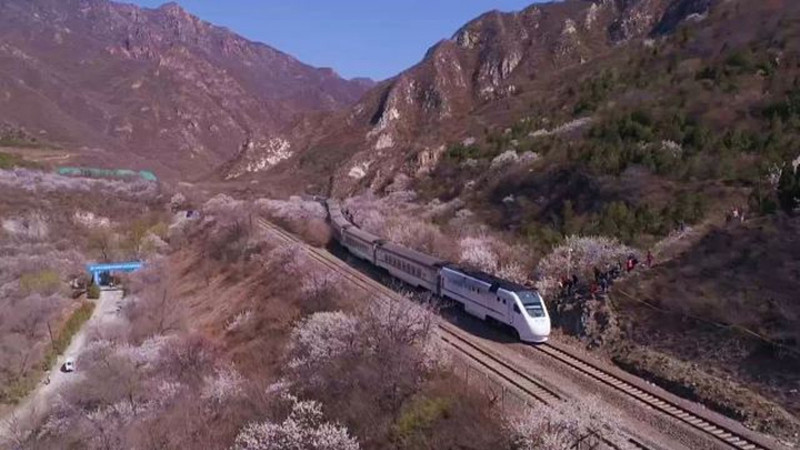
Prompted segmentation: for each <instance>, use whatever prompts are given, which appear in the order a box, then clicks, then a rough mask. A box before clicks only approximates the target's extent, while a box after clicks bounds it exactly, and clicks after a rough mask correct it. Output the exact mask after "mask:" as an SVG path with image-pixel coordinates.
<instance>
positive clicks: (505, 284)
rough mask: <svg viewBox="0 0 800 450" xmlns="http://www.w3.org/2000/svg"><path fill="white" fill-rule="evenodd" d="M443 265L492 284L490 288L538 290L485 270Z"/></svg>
mask: <svg viewBox="0 0 800 450" xmlns="http://www.w3.org/2000/svg"><path fill="white" fill-rule="evenodd" d="M445 267H446V268H448V269H450V270H454V271H456V272H461V273H463V274H464V275H468V276H470V277H472V278H475V279H478V280H481V281H483V282H485V283H489V284H491V285H492V289H490V290H496V289H497V288H499V289H504V290H506V291H513V292H517V291H537V292H538V289H536V288H535V287H533V286H531V287H528V286H524V285H522V284H519V283H515V282H513V281H508V280H504V279H502V278H498V277H496V276H494V275H492V274H489V273H486V272H482V271H480V270H473V269H469V268H467V267H464V266H461V265H459V264H447V265H446V266H445Z"/></svg>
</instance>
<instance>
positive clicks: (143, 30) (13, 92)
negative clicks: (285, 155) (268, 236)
mask: <svg viewBox="0 0 800 450" xmlns="http://www.w3.org/2000/svg"><path fill="white" fill-rule="evenodd" d="M265 26H268V24H265ZM0 67H2V69H0V124H3V125H4V127H6V128H11V129H16V130H22V131H23V132H24V133H25V134H27V135H32V136H37V137H38V138H39V139H40V140H41V141H45V142H50V143H55V144H59V145H62V146H63V147H68V148H78V149H80V150H79V152H80V153H81V154H83V155H84V158H85V159H86V160H87V161H92V162H96V163H107V164H112V165H113V164H116V165H123V166H125V165H134V166H149V167H151V168H155V169H157V171H162V172H166V173H170V174H173V175H174V174H177V173H179V172H180V173H182V174H183V175H184V176H192V175H198V174H200V173H203V172H208V171H210V170H211V169H212V168H214V167H215V166H217V165H219V164H220V163H222V162H224V161H227V160H229V159H230V158H232V157H233V156H235V155H236V154H238V153H239V152H240V151H241V150H242V149H243V148H244V149H248V148H249V149H253V150H257V149H260V148H269V147H270V145H271V144H270V142H271V139H272V134H273V133H274V132H275V131H276V130H278V129H280V128H282V127H285V126H286V125H288V124H290V123H291V122H292V121H293V120H294V118H295V116H297V115H298V114H301V113H308V112H315V111H331V110H336V109H339V108H343V107H347V106H349V105H351V104H353V103H354V102H355V101H357V100H358V99H359V98H360V96H361V95H362V94H363V93H364V92H365V91H366V90H367V89H368V88H370V87H371V86H372V82H371V81H370V80H365V79H356V80H352V81H348V80H344V79H342V78H341V77H339V76H338V75H337V74H336V73H335V72H334V71H333V70H331V69H324V68H322V69H320V68H314V67H311V66H308V65H306V64H303V63H302V62H300V61H298V60H296V59H295V58H293V57H292V56H290V55H287V54H285V53H282V52H280V51H278V50H276V49H274V48H271V47H269V46H267V45H264V44H260V43H256V42H251V41H248V40H246V39H244V38H242V37H240V36H238V35H236V34H234V33H232V32H230V31H229V30H227V29H224V28H220V27H216V26H214V25H211V24H209V23H207V22H204V21H202V20H199V19H198V18H197V17H194V16H192V15H190V14H188V13H187V12H186V11H184V10H183V9H181V7H179V6H178V5H177V4H174V3H169V4H165V5H164V6H162V7H160V8H158V9H143V8H139V7H136V6H133V5H127V4H119V3H113V2H109V1H106V0H0ZM153 166H155V167H153Z"/></svg>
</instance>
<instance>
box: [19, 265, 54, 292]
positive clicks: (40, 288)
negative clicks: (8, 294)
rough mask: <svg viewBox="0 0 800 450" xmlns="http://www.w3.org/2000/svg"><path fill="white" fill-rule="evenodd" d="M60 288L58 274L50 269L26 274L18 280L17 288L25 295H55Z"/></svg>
mask: <svg viewBox="0 0 800 450" xmlns="http://www.w3.org/2000/svg"><path fill="white" fill-rule="evenodd" d="M60 287H61V277H60V276H59V274H58V272H56V271H54V270H50V269H45V270H41V271H39V272H34V273H26V274H24V275H22V276H21V277H20V278H19V288H20V290H21V291H22V293H23V294H25V295H30V294H32V293H37V294H44V295H50V294H55V293H56V292H57V291H58V290H59V288H60Z"/></svg>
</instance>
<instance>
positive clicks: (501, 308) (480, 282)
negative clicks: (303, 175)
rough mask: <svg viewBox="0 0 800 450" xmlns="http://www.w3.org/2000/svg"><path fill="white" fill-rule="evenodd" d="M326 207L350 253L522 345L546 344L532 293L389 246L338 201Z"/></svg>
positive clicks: (546, 320) (541, 307)
mask: <svg viewBox="0 0 800 450" xmlns="http://www.w3.org/2000/svg"><path fill="white" fill-rule="evenodd" d="M327 207H328V214H329V216H330V221H331V226H332V228H333V235H334V237H335V238H336V240H337V241H339V243H340V244H341V245H342V246H343V247H345V248H346V249H347V250H348V251H350V253H351V254H353V255H355V256H357V257H358V258H361V259H363V260H365V261H368V262H369V263H370V264H372V265H375V266H378V267H380V268H382V269H385V270H386V271H387V272H389V273H390V274H391V275H392V276H394V277H395V278H398V279H400V280H403V281H404V282H406V283H408V284H409V285H411V286H415V287H421V288H424V289H426V290H428V291H430V292H432V293H434V294H436V295H438V296H441V297H446V298H449V299H451V300H454V301H456V302H458V303H460V304H461V305H463V307H464V310H465V311H466V312H467V313H469V314H471V315H473V316H476V317H478V318H479V319H481V320H493V321H495V322H498V323H501V324H504V325H506V326H509V327H511V328H512V329H513V330H515V331H516V333H517V335H518V336H519V339H520V340H522V341H524V342H533V343H541V342H545V341H547V338H548V336H549V335H550V316H549V314H548V312H547V308H546V307H545V304H544V301H543V300H542V297H541V295H539V292H537V291H536V290H535V289H530V288H526V287H525V286H522V285H520V284H517V283H512V282H510V281H506V280H502V279H500V278H497V277H495V276H492V275H490V274H488V273H484V272H478V271H473V270H469V269H467V268H464V267H461V266H459V265H456V264H452V263H449V262H447V261H445V260H442V259H439V258H436V257H434V256H430V255H426V254H424V253H421V252H418V251H415V250H411V249H408V248H405V247H402V246H400V245H397V244H393V243H391V242H387V241H385V240H383V239H381V238H380V237H378V236H375V235H374V234H371V233H369V232H367V231H365V230H362V229H360V228H358V227H357V226H355V225H354V224H353V223H352V222H350V221H349V220H348V219H347V218H346V217H345V216H344V214H343V213H342V208H341V204H340V203H339V202H338V201H337V200H333V199H329V200H328V201H327Z"/></svg>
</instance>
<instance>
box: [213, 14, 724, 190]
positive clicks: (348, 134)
mask: <svg viewBox="0 0 800 450" xmlns="http://www.w3.org/2000/svg"><path fill="white" fill-rule="evenodd" d="M709 3H710V2H709V1H697V0H680V1H677V0H659V1H653V0H647V1H643V0H637V1H596V2H593V1H579V0H575V1H567V2H563V3H548V4H542V5H533V6H530V7H529V8H526V9H525V10H523V11H520V12H516V13H500V12H497V11H493V12H489V13H487V14H485V15H483V16H481V17H479V18H477V19H476V20H474V21H472V22H470V23H468V24H467V25H465V26H464V27H463V28H461V29H460V30H458V31H457V32H456V33H455V34H454V35H453V37H452V38H450V39H447V40H443V41H441V42H439V43H437V44H436V45H434V46H433V47H432V48H431V49H430V50H429V51H428V52H427V54H426V55H425V57H424V59H423V60H422V61H421V62H420V63H419V64H417V65H416V66H414V67H412V68H410V69H408V70H407V71H405V72H403V73H401V74H400V75H398V76H397V77H395V78H393V79H390V80H387V81H385V82H383V83H381V84H380V85H379V86H377V87H375V88H374V89H372V90H370V92H369V93H368V94H367V95H365V96H364V98H363V99H362V100H361V101H360V102H359V103H358V104H357V105H355V106H353V107H352V108H351V109H350V110H349V111H345V112H342V113H340V114H336V115H333V116H324V117H316V118H313V119H312V118H307V119H306V120H304V121H301V122H300V123H298V124H295V125H293V126H292V127H290V128H288V129H286V130H284V132H283V136H282V138H283V139H284V140H285V145H284V146H282V147H281V148H280V149H279V150H276V149H266V150H265V149H254V150H252V151H247V152H244V153H243V155H242V156H241V157H240V158H239V159H238V160H237V161H235V162H234V163H233V164H232V167H230V168H229V170H228V173H227V176H228V178H237V177H240V176H242V175H245V174H248V173H253V172H262V173H263V172H269V175H270V178H274V177H275V176H276V175H279V174H283V173H296V170H297V169H300V170H301V171H302V173H306V174H308V178H309V179H316V178H317V177H318V176H320V175H329V173H328V172H330V170H329V167H331V166H333V167H334V169H335V173H336V186H337V187H336V190H337V192H341V193H345V192H351V191H353V190H357V189H358V187H359V186H362V187H363V186H367V185H373V186H378V187H379V186H380V185H381V184H382V183H383V184H385V183H386V182H387V181H388V178H389V177H391V174H394V173H396V172H398V171H400V170H403V171H406V172H409V173H410V174H413V173H415V172H425V171H427V170H429V169H430V168H432V167H433V166H434V165H435V163H436V161H438V160H439V159H440V158H441V156H442V154H443V153H444V150H445V146H446V145H449V144H452V143H455V142H458V141H460V140H463V139H466V138H479V137H480V136H481V135H483V136H484V137H486V135H487V134H488V133H489V131H491V130H493V129H495V128H497V127H505V126H506V125H510V124H511V123H513V121H515V120H517V119H520V118H522V117H526V116H527V115H530V114H531V113H532V112H533V111H532V110H536V109H543V107H545V105H547V104H549V103H550V102H552V101H553V100H554V99H552V98H547V97H551V95H550V94H552V93H553V92H554V91H553V90H552V89H553V86H552V85H553V84H556V85H561V84H563V80H564V78H562V77H563V76H564V74H565V73H567V72H570V71H577V72H579V73H585V72H588V71H592V70H593V67H594V65H595V64H596V61H597V60H598V59H600V58H601V57H603V56H604V55H608V54H616V53H624V52H627V51H629V49H630V48H631V47H634V46H636V45H641V39H642V38H645V37H648V36H655V35H662V34H665V33H669V32H671V31H672V30H673V29H674V27H675V26H677V25H678V24H680V23H682V22H683V21H684V20H685V19H686V18H687V17H695V16H698V15H699V14H703V13H704V12H705V11H706V10H707V8H708V6H709ZM693 15H694V16H693ZM572 77H573V78H570V79H572V80H574V79H575V78H574V75H572ZM543 94H546V95H547V96H546V97H545V96H544V95H543ZM500 129H501V130H502V128H500ZM290 156H291V157H290ZM320 161H325V162H331V163H333V164H326V163H325V162H320ZM278 163H280V164H278ZM262 178H263V177H262Z"/></svg>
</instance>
